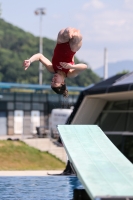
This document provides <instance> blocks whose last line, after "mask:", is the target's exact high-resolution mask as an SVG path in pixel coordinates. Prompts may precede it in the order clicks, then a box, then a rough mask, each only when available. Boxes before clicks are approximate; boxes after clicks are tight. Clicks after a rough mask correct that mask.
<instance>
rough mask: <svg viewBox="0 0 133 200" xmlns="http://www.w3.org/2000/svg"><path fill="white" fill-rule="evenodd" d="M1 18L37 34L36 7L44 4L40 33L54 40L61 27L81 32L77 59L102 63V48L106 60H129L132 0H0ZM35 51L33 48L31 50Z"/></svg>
mask: <svg viewBox="0 0 133 200" xmlns="http://www.w3.org/2000/svg"><path fill="white" fill-rule="evenodd" d="M0 2H1V7H2V16H1V17H2V18H3V19H4V20H6V21H7V22H10V23H12V24H13V25H16V26H18V27H20V28H22V29H23V30H25V31H28V32H31V33H32V34H34V35H35V36H39V22H40V17H39V16H37V15H35V14H34V11H35V10H36V9H37V8H41V7H42V8H45V9H46V15H45V16H43V30H42V31H43V36H44V37H48V38H50V39H54V40H56V37H57V33H58V31H59V30H60V29H62V28H65V27H68V26H70V27H75V28H78V29H80V30H81V33H82V35H83V45H82V48H81V49H80V50H79V52H78V53H77V57H78V58H79V59H80V60H84V61H86V62H87V63H89V64H90V66H91V68H92V69H95V68H98V67H100V66H102V65H103V57H104V53H103V52H104V48H107V49H108V61H109V62H116V61H122V60H133V0H71V1H69V0H66V1H65V0H0ZM35 53H36V52H35Z"/></svg>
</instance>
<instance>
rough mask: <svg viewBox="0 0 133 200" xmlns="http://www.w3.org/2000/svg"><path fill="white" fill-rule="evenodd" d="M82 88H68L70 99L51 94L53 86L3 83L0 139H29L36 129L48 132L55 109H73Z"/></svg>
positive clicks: (0, 98) (0, 100) (1, 86)
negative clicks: (0, 136) (25, 137)
mask: <svg viewBox="0 0 133 200" xmlns="http://www.w3.org/2000/svg"><path fill="white" fill-rule="evenodd" d="M82 89H83V88H81V87H68V90H69V93H70V95H69V98H68V99H67V102H64V98H63V97H62V96H61V95H57V94H55V93H53V92H52V90H51V87H50V85H38V84H19V83H0V135H14V134H16V135H18V134H23V135H30V134H35V133H36V127H37V126H46V127H47V128H48V119H49V115H50V113H51V110H52V109H53V108H63V107H64V106H74V104H75V102H76V101H77V97H78V95H79V92H80V91H81V90H82Z"/></svg>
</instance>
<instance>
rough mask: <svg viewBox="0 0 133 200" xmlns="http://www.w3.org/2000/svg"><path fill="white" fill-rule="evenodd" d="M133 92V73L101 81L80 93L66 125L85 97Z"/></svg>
mask: <svg viewBox="0 0 133 200" xmlns="http://www.w3.org/2000/svg"><path fill="white" fill-rule="evenodd" d="M130 90H133V72H132V73H128V74H124V75H123V74H117V75H115V76H113V77H110V78H108V79H106V80H103V81H101V82H99V83H97V84H95V85H94V86H92V87H90V88H87V89H86V88H85V89H84V90H83V91H81V92H80V95H79V98H78V100H77V102H76V105H75V107H74V110H73V112H72V114H71V116H70V117H69V119H68V121H67V124H70V123H71V121H72V120H73V118H74V116H75V114H76V112H77V110H78V108H79V106H80V104H81V103H82V101H83V99H84V97H85V96H86V95H95V94H104V93H115V92H125V91H130Z"/></svg>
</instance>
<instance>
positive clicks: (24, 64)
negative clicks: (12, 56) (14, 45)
mask: <svg viewBox="0 0 133 200" xmlns="http://www.w3.org/2000/svg"><path fill="white" fill-rule="evenodd" d="M23 66H24V67H25V68H24V69H25V70H27V69H28V67H29V66H30V60H24V62H23Z"/></svg>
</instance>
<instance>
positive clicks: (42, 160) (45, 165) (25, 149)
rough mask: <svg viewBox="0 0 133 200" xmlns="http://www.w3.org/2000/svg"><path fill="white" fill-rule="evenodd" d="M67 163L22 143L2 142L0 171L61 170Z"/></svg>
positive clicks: (0, 147) (0, 146) (0, 145)
mask: <svg viewBox="0 0 133 200" xmlns="http://www.w3.org/2000/svg"><path fill="white" fill-rule="evenodd" d="M64 167H65V163H63V162H62V161H61V160H59V159H58V158H56V157H55V156H53V155H51V154H49V153H48V152H41V151H40V150H38V149H35V148H33V147H30V146H28V145H27V144H25V143H24V142H21V141H7V140H1V141H0V170H61V169H64Z"/></svg>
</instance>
